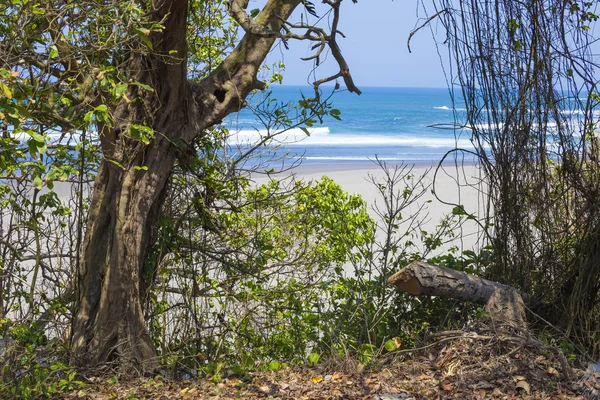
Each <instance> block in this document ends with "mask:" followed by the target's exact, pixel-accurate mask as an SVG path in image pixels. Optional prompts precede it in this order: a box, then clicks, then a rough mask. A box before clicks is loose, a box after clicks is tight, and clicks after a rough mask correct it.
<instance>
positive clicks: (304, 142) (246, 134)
mask: <svg viewBox="0 0 600 400" xmlns="http://www.w3.org/2000/svg"><path fill="white" fill-rule="evenodd" d="M266 134H267V132H266V131H240V132H238V133H237V134H234V135H232V136H231V137H230V138H229V139H228V142H229V144H231V145H236V144H237V145H251V144H255V143H258V141H259V140H261V139H263V138H264V137H265V136H266ZM272 143H276V144H284V145H287V146H363V147H368V146H404V147H445V148H449V147H455V146H470V141H469V140H468V139H455V138H453V137H446V138H440V137H422V136H406V135H401V134H395V135H370V134H363V135H358V134H330V132H329V128H327V127H325V128H314V129H312V131H310V136H307V135H306V134H305V133H304V132H303V131H302V130H300V129H292V130H289V131H287V132H285V133H282V134H281V135H278V136H276V137H275V138H273V139H272Z"/></svg>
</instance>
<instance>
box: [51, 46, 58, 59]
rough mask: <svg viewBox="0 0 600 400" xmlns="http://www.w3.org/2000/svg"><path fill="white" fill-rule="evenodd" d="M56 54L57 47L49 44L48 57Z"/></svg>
mask: <svg viewBox="0 0 600 400" xmlns="http://www.w3.org/2000/svg"><path fill="white" fill-rule="evenodd" d="M57 56H58V48H57V47H56V46H55V45H52V46H50V58H54V57H57Z"/></svg>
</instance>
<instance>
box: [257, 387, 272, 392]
mask: <svg viewBox="0 0 600 400" xmlns="http://www.w3.org/2000/svg"><path fill="white" fill-rule="evenodd" d="M258 390H260V391H261V392H263V393H269V392H270V391H271V388H270V387H269V386H267V385H262V386H261V387H259V388H258Z"/></svg>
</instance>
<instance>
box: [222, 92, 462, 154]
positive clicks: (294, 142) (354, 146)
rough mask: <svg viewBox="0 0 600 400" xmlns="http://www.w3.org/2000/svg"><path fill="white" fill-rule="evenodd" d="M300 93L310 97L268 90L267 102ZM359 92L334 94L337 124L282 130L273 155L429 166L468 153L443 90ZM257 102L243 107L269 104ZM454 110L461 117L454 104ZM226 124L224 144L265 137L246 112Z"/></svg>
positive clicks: (294, 98) (258, 98) (290, 98)
mask: <svg viewBox="0 0 600 400" xmlns="http://www.w3.org/2000/svg"><path fill="white" fill-rule="evenodd" d="M301 90H302V92H303V93H305V95H306V96H311V94H312V93H311V89H310V88H305V89H301V88H300V87H289V86H288V87H282V86H279V87H275V88H273V91H272V95H271V98H276V99H277V100H278V101H280V102H284V103H285V102H287V101H293V102H297V100H298V99H299V98H301V97H300V93H301ZM330 90H331V89H330ZM361 90H363V94H362V95H360V96H358V95H356V94H354V93H349V92H347V91H339V92H336V93H335V94H334V95H333V96H332V98H331V101H332V103H333V106H334V108H337V109H338V110H340V112H341V114H340V118H341V121H337V120H335V119H334V118H331V117H329V118H327V119H325V120H324V121H323V124H317V125H315V126H314V127H313V128H312V129H311V135H310V136H309V137H307V136H306V134H305V133H304V132H302V131H301V130H299V129H292V130H290V131H286V132H285V133H283V134H281V135H280V136H278V139H277V140H275V141H274V142H275V143H276V144H279V145H280V146H281V149H280V150H279V152H280V153H281V152H282V151H287V152H289V154H290V156H292V157H295V158H303V160H304V164H307V163H308V164H311V163H362V162H370V161H369V160H370V159H374V158H375V157H378V158H380V159H381V160H384V161H390V162H400V161H412V162H425V161H427V162H431V161H434V162H435V161H439V160H440V159H441V158H442V157H443V156H444V154H446V153H447V152H448V151H449V150H451V149H453V148H456V147H461V148H466V149H472V148H473V147H472V145H471V143H470V140H469V138H470V131H468V130H455V129H452V126H453V121H454V113H453V111H454V110H453V108H452V107H453V105H452V101H451V98H450V94H449V92H448V89H431V88H380V87H377V88H376V87H367V88H361ZM325 94H328V93H327V92H326V91H325ZM262 100H264V95H262V96H261V95H259V96H256V97H255V98H253V99H252V100H251V101H250V102H249V105H250V107H249V108H261V107H262V108H264V107H265V104H269V103H268V102H264V101H263V102H261V101H262ZM271 104H272V103H271ZM454 107H456V111H457V112H458V113H460V112H461V109H460V103H459V102H457V104H456V105H455V106H454ZM262 118H263V121H264V120H266V119H268V116H266V115H264V114H263V115H262ZM226 124H227V125H228V127H229V128H230V131H231V132H232V133H234V135H233V137H232V138H231V140H230V144H232V145H233V146H236V145H239V144H242V145H243V144H248V143H252V142H255V141H256V140H258V137H259V136H261V135H265V134H266V132H267V130H266V129H265V127H264V124H261V123H260V122H259V118H257V117H256V116H255V115H254V114H253V113H252V112H251V111H250V109H245V110H242V111H241V112H240V113H238V114H237V115H234V116H232V118H230V119H228V120H227V121H226Z"/></svg>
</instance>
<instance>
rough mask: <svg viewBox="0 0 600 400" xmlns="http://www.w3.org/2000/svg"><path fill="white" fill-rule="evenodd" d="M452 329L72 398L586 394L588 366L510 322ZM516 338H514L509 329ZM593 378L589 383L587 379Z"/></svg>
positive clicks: (116, 385)
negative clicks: (319, 358) (420, 342)
mask: <svg viewBox="0 0 600 400" xmlns="http://www.w3.org/2000/svg"><path fill="white" fill-rule="evenodd" d="M496 328H497V327H495V328H494V331H493V332H492V330H489V329H488V330H482V329H479V330H473V331H469V332H463V331H452V332H445V333H439V334H436V335H433V336H432V339H431V340H430V342H429V343H428V344H427V345H425V346H423V347H421V348H420V349H416V350H413V351H405V350H402V351H398V352H395V353H389V354H388V355H387V356H385V357H381V358H379V360H378V361H377V362H375V363H373V364H371V365H369V366H366V367H365V366H364V365H361V364H359V363H357V362H354V361H349V360H332V361H331V362H325V363H322V364H320V365H318V366H316V367H287V368H284V369H282V370H279V371H277V372H260V373H258V372H257V373H249V374H247V375H246V376H244V377H239V376H230V377H227V378H224V379H222V380H220V381H219V382H214V381H212V380H210V379H208V378H206V379H197V380H185V381H174V380H167V379H164V378H162V377H155V378H137V379H131V380H127V381H124V380H119V381H118V382H116V381H115V380H114V379H113V380H101V381H100V382H98V381H95V383H91V384H90V385H88V386H87V387H86V388H84V389H82V390H80V391H78V392H73V393H70V394H68V395H64V396H62V397H61V398H69V399H131V398H137V399H161V400H162V399H182V400H185V399H235V398H241V399H298V400H304V399H306V400H309V399H310V400H312V399H315V400H319V399H323V400H329V399H364V400H400V399H402V400H417V399H419V400H420V399H478V400H479V399H532V400H533V399H540V400H553V399H585V398H586V397H583V396H582V393H584V392H585V390H586V388H587V387H586V386H585V385H584V384H583V383H582V382H583V381H582V377H583V375H584V371H583V369H577V368H574V369H573V370H572V371H570V374H571V375H569V376H570V378H569V379H566V378H565V374H564V372H565V371H562V368H563V365H562V364H561V360H559V359H558V358H560V357H558V356H557V355H556V353H555V352H553V351H552V350H551V349H549V348H548V346H543V345H541V346H540V345H538V342H535V341H532V340H530V338H525V337H521V339H522V340H520V341H519V339H518V338H519V335H518V333H515V332H512V333H511V332H509V331H507V330H505V329H496ZM511 335H512V338H510V339H509V336H511ZM588 386H589V384H588Z"/></svg>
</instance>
